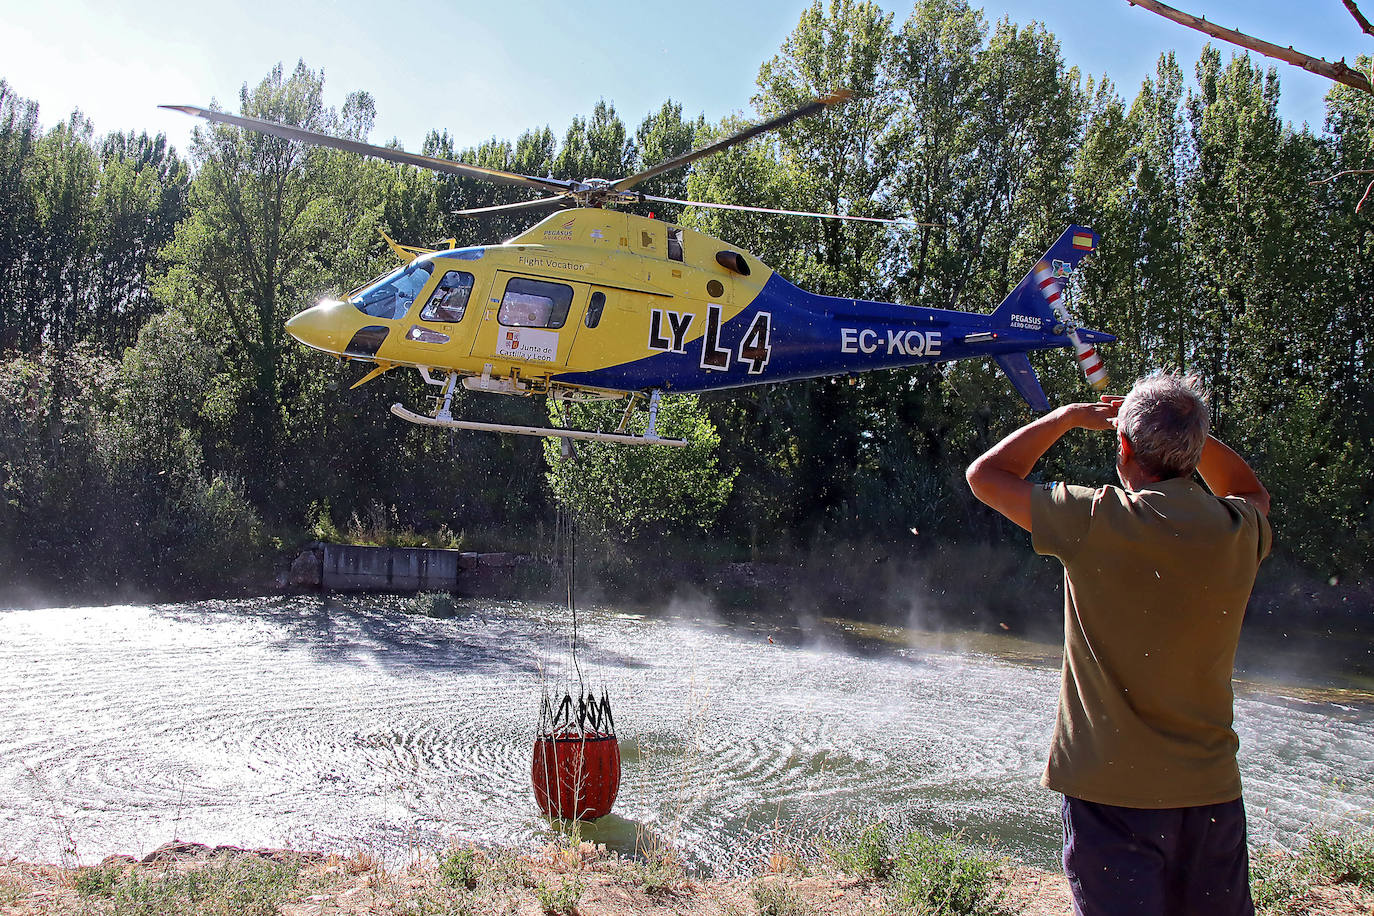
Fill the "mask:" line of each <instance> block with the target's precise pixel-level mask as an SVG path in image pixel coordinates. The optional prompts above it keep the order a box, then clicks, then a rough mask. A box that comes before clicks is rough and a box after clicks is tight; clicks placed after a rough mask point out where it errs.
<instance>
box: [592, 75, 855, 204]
mask: <svg viewBox="0 0 1374 916" xmlns="http://www.w3.org/2000/svg"><path fill="white" fill-rule="evenodd" d="M853 94H854V93H853V92H851V91H850V90H848V89H838V90H836V91H834V92H832V93H830V94H829V95H823V96H821V97H820V98H818V99H813V100H812V101H810V102H807V103H806V104H805V105H802V106H801V107H799V108H794V109H792V110H791V111H788V112H785V113H783V114H780V115H778V116H777V117H776V118H770V119H768V120H767V121H764V122H762V123H760V124H755V125H754V126H753V127H749V128H746V129H745V130H742V131H740V132H739V133H737V134H731V135H730V136H728V137H726V138H724V139H722V140H717V141H716V142H715V143H710V144H707V145H706V146H703V147H702V148H701V149H696V150H692V151H691V152H690V153H686V154H685V155H682V156H678V157H677V158H676V159H669V160H668V161H667V162H660V163H659V164H658V165H656V166H654V167H653V168H649V169H645V170H644V171H642V172H639V173H637V174H635V175H630V176H628V177H626V178H622V179H620V180H619V181H617V182H615V183H614V184H612V185H611V187H612V188H613V189H614V190H617V191H626V190H629V189H630V188H633V187H634V186H635V185H637V184H639V183H640V182H641V181H643V180H644V179H646V178H653V177H654V176H655V175H662V174H663V173H664V172H671V171H672V170H673V169H678V168H682V167H683V166H684V165H690V164H691V163H693V162H696V161H697V160H698V159H701V158H702V157H704V156H710V155H711V154H713V153H718V152H720V151H721V150H724V149H729V148H730V147H732V146H734V145H736V144H737V143H743V142H744V141H746V140H752V139H753V138H755V137H757V136H758V135H759V134H765V133H767V132H768V131H770V130H777V129H778V128H779V127H785V126H787V125H788V124H791V123H792V122H793V121H795V120H797V119H798V118H805V117H807V116H808V115H813V114H815V113H816V112H818V111H822V110H824V109H826V108H828V107H829V106H831V105H838V104H840V103H841V102H846V101H848V100H849V97H850V96H852V95H853Z"/></svg>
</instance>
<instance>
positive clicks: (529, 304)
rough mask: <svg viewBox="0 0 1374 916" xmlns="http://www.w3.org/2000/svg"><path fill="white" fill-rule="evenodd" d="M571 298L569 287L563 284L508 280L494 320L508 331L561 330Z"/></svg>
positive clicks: (513, 278) (517, 279)
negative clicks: (519, 329)
mask: <svg viewBox="0 0 1374 916" xmlns="http://www.w3.org/2000/svg"><path fill="white" fill-rule="evenodd" d="M572 296H573V291H572V287H571V286H568V285H566V284H563V283H548V282H546V281H544V280H531V279H528V278H526V277H512V278H511V280H510V282H509V283H507V284H506V292H505V295H503V296H502V297H501V310H500V311H499V312H497V313H496V320H497V321H499V322H500V323H501V324H503V325H505V326H506V327H508V328H561V327H563V323H564V322H565V321H567V320H568V308H569V306H571V305H572Z"/></svg>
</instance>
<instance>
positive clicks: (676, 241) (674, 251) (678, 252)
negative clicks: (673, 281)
mask: <svg viewBox="0 0 1374 916" xmlns="http://www.w3.org/2000/svg"><path fill="white" fill-rule="evenodd" d="M668 260H670V261H681V260H682V229H681V228H680V227H678V226H669V227H668Z"/></svg>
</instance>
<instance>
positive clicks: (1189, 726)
mask: <svg viewBox="0 0 1374 916" xmlns="http://www.w3.org/2000/svg"><path fill="white" fill-rule="evenodd" d="M1271 537H1272V535H1271V533H1270V529H1269V522H1268V520H1267V519H1265V517H1264V515H1263V513H1261V512H1260V511H1259V510H1258V509H1257V508H1256V507H1255V506H1254V504H1253V503H1250V502H1247V501H1246V500H1244V499H1242V498H1240V497H1234V496H1233V497H1228V498H1225V499H1223V498H1220V497H1217V496H1215V495H1213V494H1212V493H1210V492H1208V491H1207V490H1206V489H1205V488H1204V487H1202V486H1201V485H1199V484H1198V483H1195V482H1194V481H1193V480H1191V479H1188V478H1182V477H1179V478H1174V479H1171V480H1163V481H1159V482H1157V483H1152V484H1149V485H1148V486H1146V487H1145V488H1144V489H1142V490H1139V491H1134V492H1132V491H1128V490H1122V489H1120V488H1119V487H1101V488H1100V489H1097V490H1093V489H1090V488H1088V487H1079V486H1073V485H1069V484H1063V483H1056V484H1050V485H1045V486H1038V487H1036V488H1035V491H1034V494H1033V496H1032V498H1031V541H1032V543H1033V545H1034V547H1035V551H1036V553H1041V554H1047V555H1050V556H1055V557H1058V558H1059V559H1060V561H1061V562H1063V564H1064V580H1065V585H1064V676H1063V686H1062V687H1061V690H1060V695H1059V715H1058V721H1057V722H1056V724H1055V729H1054V740H1053V743H1052V745H1051V748H1050V759H1049V764H1048V766H1047V767H1046V769H1045V775H1044V777H1043V779H1042V780H1041V781H1042V782H1043V784H1044V785H1045V786H1047V787H1049V788H1051V789H1054V790H1055V791H1058V792H1062V793H1064V794H1065V795H1070V796H1073V797H1074V798H1081V799H1084V800H1086V801H1091V802H1098V803H1100V804H1108V805H1120V806H1123V807H1128V808H1175V807H1184V806H1190V805H1209V804H1217V803H1220V802H1226V801H1231V800H1232V799H1235V798H1239V797H1240V771H1239V770H1238V769H1237V767H1236V749H1237V748H1238V747H1239V745H1240V742H1239V740H1238V739H1237V738H1236V733H1235V731H1233V730H1232V728H1231V722H1232V699H1233V698H1232V694H1231V669H1232V664H1233V663H1234V661H1235V654H1236V642H1237V640H1238V639H1239V637H1240V624H1241V619H1242V618H1243V617H1244V616H1245V605H1246V603H1247V602H1248V601H1249V599H1250V589H1251V588H1252V587H1253V585H1254V582H1255V573H1256V571H1257V570H1258V568H1259V564H1260V561H1261V560H1263V559H1264V557H1265V556H1266V555H1267V554H1268V553H1269V547H1270V541H1271Z"/></svg>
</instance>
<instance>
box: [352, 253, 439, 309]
mask: <svg viewBox="0 0 1374 916" xmlns="http://www.w3.org/2000/svg"><path fill="white" fill-rule="evenodd" d="M432 270H433V266H432V265H430V264H428V263H424V264H420V263H411V264H407V265H406V266H405V267H399V268H397V269H396V270H395V271H393V272H392V273H389V274H387V275H386V276H385V277H383V278H382V279H380V280H378V281H377V282H376V283H373V284H372V285H371V286H369V287H367V288H366V289H364V290H363V291H362V292H360V293H358V295H356V296H354V297H353V298H351V299H349V300H348V301H349V302H350V303H351V304H352V305H353V306H354V307H355V308H357V309H358V310H359V311H360V312H363V313H364V314H366V315H371V316H373V317H374V318H401V317H403V316H404V315H405V313H406V312H408V311H409V310H410V306H411V303H413V302H414V301H415V297H416V296H418V295H420V290H422V289H424V288H425V284H426V283H428V282H429V275H430V272H431V271H432Z"/></svg>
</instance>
